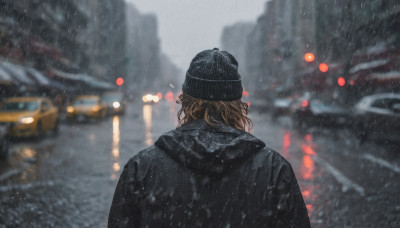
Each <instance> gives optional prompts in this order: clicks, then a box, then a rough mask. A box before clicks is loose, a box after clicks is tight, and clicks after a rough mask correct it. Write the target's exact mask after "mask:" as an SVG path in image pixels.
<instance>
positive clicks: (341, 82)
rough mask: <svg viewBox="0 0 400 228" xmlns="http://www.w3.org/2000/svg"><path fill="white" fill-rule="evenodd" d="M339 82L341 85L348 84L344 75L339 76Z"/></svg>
mask: <svg viewBox="0 0 400 228" xmlns="http://www.w3.org/2000/svg"><path fill="white" fill-rule="evenodd" d="M337 83H338V85H339V86H344V85H346V79H344V78H343V77H339V78H338V80H337Z"/></svg>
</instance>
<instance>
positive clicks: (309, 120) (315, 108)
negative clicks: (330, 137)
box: [291, 99, 351, 130]
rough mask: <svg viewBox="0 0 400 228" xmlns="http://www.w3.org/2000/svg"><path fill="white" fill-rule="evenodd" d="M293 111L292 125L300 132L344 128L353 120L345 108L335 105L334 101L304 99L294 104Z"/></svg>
mask: <svg viewBox="0 0 400 228" xmlns="http://www.w3.org/2000/svg"><path fill="white" fill-rule="evenodd" d="M291 109H292V114H291V119H292V123H293V126H294V128H296V129H298V130H305V129H307V128H311V127H320V128H327V129H337V128H344V127H347V126H348V125H349V122H350V119H351V118H350V116H349V114H348V113H347V112H346V110H345V109H344V108H342V107H340V106H338V105H335V104H334V102H332V101H323V100H319V99H304V100H299V101H297V102H296V103H295V104H293V106H292V107H291Z"/></svg>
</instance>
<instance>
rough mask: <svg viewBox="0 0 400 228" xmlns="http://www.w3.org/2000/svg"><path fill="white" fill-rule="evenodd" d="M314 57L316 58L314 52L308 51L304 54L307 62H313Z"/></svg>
mask: <svg viewBox="0 0 400 228" xmlns="http://www.w3.org/2000/svg"><path fill="white" fill-rule="evenodd" d="M314 59H315V56H314V54H313V53H306V54H305V55H304V60H305V61H306V62H308V63H311V62H313V61H314Z"/></svg>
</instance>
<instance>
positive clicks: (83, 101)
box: [74, 99, 97, 106]
mask: <svg viewBox="0 0 400 228" xmlns="http://www.w3.org/2000/svg"><path fill="white" fill-rule="evenodd" d="M95 104H97V100H96V99H79V100H76V101H75V102H74V105H82V106H86V105H95Z"/></svg>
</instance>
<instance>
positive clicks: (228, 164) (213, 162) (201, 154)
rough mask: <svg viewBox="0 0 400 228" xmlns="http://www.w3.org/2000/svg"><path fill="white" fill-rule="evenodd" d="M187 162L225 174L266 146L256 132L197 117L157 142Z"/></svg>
mask: <svg viewBox="0 0 400 228" xmlns="http://www.w3.org/2000/svg"><path fill="white" fill-rule="evenodd" d="M155 145H156V146H157V147H159V148H160V149H162V150H163V151H164V152H165V153H167V154H168V155H169V156H170V157H172V158H173V159H174V160H176V161H177V162H179V163H181V164H182V165H183V166H185V167H188V168H190V169H192V170H195V171H196V172H199V173H203V174H219V175H221V174H223V173H226V172H229V170H231V169H233V168H235V167H236V166H238V165H240V164H242V163H243V162H245V161H246V160H247V158H248V157H250V156H251V155H252V154H254V153H256V152H258V151H259V150H260V149H262V148H263V147H265V144H264V142H262V141H261V140H259V139H257V138H256V137H254V136H253V135H251V134H249V133H247V132H245V131H242V130H238V129H235V128H233V127H229V126H226V125H223V124H218V125H216V126H214V127H211V126H210V125H208V124H207V123H206V122H205V121H204V120H195V121H191V122H189V123H186V124H184V125H182V126H181V127H178V128H176V129H175V130H172V131H169V132H167V133H165V134H163V135H162V136H161V137H160V138H159V139H158V140H157V141H156V143H155Z"/></svg>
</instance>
